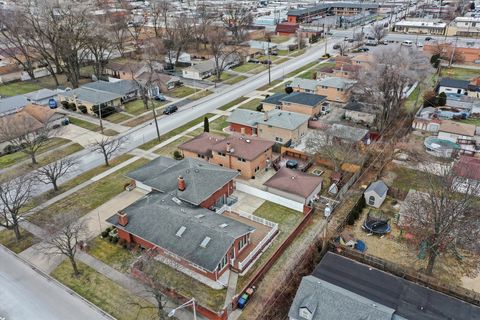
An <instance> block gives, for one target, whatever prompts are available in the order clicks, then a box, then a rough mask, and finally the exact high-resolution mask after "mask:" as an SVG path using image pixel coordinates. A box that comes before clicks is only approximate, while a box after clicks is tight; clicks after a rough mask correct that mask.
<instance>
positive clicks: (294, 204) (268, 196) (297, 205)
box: [237, 181, 303, 212]
mask: <svg viewBox="0 0 480 320" xmlns="http://www.w3.org/2000/svg"><path fill="white" fill-rule="evenodd" d="M237 190H238V191H241V192H245V193H248V194H250V195H252V196H255V197H258V198H261V199H264V200H267V201H271V202H273V203H276V204H279V205H281V206H284V207H287V208H290V209H292V210H295V211H300V212H303V203H301V202H298V201H294V200H291V199H287V198H284V197H281V196H279V195H276V194H273V193H271V192H267V191H263V190H260V189H258V188H255V187H252V186H249V185H247V184H245V183H242V182H239V181H237Z"/></svg>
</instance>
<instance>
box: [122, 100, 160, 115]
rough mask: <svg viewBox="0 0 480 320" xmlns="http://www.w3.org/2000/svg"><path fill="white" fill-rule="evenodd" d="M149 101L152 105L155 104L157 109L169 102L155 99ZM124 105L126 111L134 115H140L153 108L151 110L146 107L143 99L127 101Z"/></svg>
mask: <svg viewBox="0 0 480 320" xmlns="http://www.w3.org/2000/svg"><path fill="white" fill-rule="evenodd" d="M149 102H150V105H153V106H154V107H155V109H157V108H158V107H161V106H162V105H164V104H166V103H167V102H166V101H155V100H154V101H152V100H150V101H149ZM123 107H124V109H125V112H127V113H129V114H131V115H134V116H138V115H140V114H142V113H145V112H147V111H149V110H150V111H151V109H149V110H146V109H145V106H144V105H143V101H142V100H140V99H138V100H134V101H130V102H127V103H126V104H125V105H124V106H123Z"/></svg>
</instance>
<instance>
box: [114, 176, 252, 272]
mask: <svg viewBox="0 0 480 320" xmlns="http://www.w3.org/2000/svg"><path fill="white" fill-rule="evenodd" d="M205 185H206V186H207V185H208V184H205ZM187 188H188V187H187ZM172 198H173V197H172V195H170V194H169V193H167V194H164V193H159V192H155V191H154V192H151V193H149V194H148V195H146V196H145V197H144V198H142V199H140V200H139V201H136V202H134V203H133V204H131V205H130V206H128V207H127V208H125V209H124V210H123V211H124V212H125V213H126V214H127V217H128V224H127V225H126V226H125V227H122V226H118V225H117V222H118V219H117V215H113V216H111V217H110V218H108V219H107V221H108V222H109V223H111V224H114V225H117V227H119V228H122V229H125V230H126V231H128V232H129V233H131V234H134V235H137V236H139V237H141V238H142V239H145V240H147V241H149V242H151V243H153V244H155V245H157V246H159V247H161V248H163V249H166V250H168V251H170V252H171V253H174V254H176V255H178V256H180V257H182V258H184V259H186V260H188V261H190V262H193V263H194V264H196V265H198V266H200V267H202V268H204V269H206V270H209V271H212V272H213V271H214V270H215V268H216V267H217V265H218V264H219V262H220V261H221V260H222V258H223V257H224V256H225V254H226V252H227V251H228V249H229V248H230V247H231V246H232V245H233V243H234V241H235V239H237V238H239V237H241V236H243V235H245V234H247V233H249V232H252V231H254V230H255V229H254V228H253V227H250V226H248V225H246V224H243V223H241V222H238V221H236V220H233V219H231V218H228V217H225V216H223V215H219V214H217V213H215V212H214V211H211V210H207V209H204V208H201V207H197V206H192V205H189V204H187V203H185V202H182V203H181V204H180V205H179V204H177V203H176V202H174V201H173V200H172ZM223 224H227V226H223V227H220V225H223ZM182 227H184V229H185V230H184V232H183V233H181V236H177V233H178V231H179V229H180V228H182ZM182 229H183V228H182ZM206 237H209V238H210V241H209V242H208V244H207V245H206V246H205V247H202V246H200V244H201V243H202V242H203V241H204V239H205V238H206Z"/></svg>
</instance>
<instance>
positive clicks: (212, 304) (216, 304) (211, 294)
mask: <svg viewBox="0 0 480 320" xmlns="http://www.w3.org/2000/svg"><path fill="white" fill-rule="evenodd" d="M155 268H158V269H160V270H159V271H158V272H157V274H162V275H164V277H162V279H161V280H162V282H163V284H164V285H165V286H166V287H167V288H170V289H173V290H175V291H176V292H178V293H180V294H182V295H183V296H185V297H195V299H196V300H197V301H198V303H199V304H200V305H202V306H205V307H208V308H210V309H212V310H214V311H219V310H221V309H222V308H223V304H224V303H225V294H226V292H227V289H221V290H215V289H212V288H210V287H209V286H207V285H205V284H203V283H201V282H199V281H197V280H195V279H193V278H192V277H190V276H188V275H186V274H184V273H182V272H180V271H177V270H175V269H173V268H172V267H170V266H167V265H165V264H163V263H161V262H158V261H155Z"/></svg>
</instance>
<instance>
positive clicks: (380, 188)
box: [363, 180, 388, 208]
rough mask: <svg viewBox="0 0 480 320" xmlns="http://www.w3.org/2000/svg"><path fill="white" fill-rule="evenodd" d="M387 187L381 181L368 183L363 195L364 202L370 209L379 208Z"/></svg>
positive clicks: (385, 195)
mask: <svg viewBox="0 0 480 320" xmlns="http://www.w3.org/2000/svg"><path fill="white" fill-rule="evenodd" d="M387 191H388V186H387V185H386V184H385V182H383V181H382V180H377V181H375V182H372V183H370V185H369V186H368V188H367V189H366V190H365V192H364V193H363V196H364V197H365V202H366V203H367V204H368V205H369V206H372V207H375V208H380V206H381V205H382V204H383V201H385V198H386V197H387Z"/></svg>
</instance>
